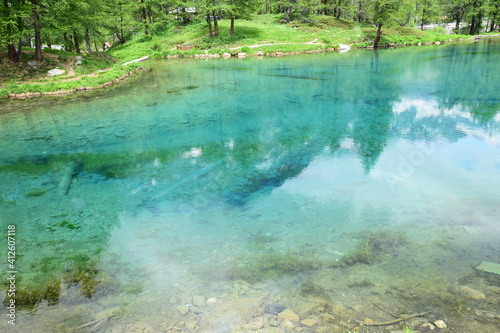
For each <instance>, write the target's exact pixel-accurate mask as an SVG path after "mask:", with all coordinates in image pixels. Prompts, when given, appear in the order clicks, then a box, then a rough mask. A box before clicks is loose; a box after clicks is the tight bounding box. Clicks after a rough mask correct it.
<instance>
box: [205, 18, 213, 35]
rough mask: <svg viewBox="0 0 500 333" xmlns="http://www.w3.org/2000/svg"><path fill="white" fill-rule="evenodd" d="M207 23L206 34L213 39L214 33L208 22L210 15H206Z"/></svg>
mask: <svg viewBox="0 0 500 333" xmlns="http://www.w3.org/2000/svg"><path fill="white" fill-rule="evenodd" d="M206 20H207V23H208V33H209V34H210V38H213V37H214V33H213V31H212V21H211V20H210V13H208V14H207V18H206Z"/></svg>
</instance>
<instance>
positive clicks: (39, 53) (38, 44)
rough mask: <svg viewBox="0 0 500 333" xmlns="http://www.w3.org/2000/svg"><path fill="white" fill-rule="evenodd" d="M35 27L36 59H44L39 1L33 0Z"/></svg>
mask: <svg viewBox="0 0 500 333" xmlns="http://www.w3.org/2000/svg"><path fill="white" fill-rule="evenodd" d="M32 4H33V7H32V14H33V28H34V31H35V60H38V61H42V60H43V56H42V33H41V31H40V30H41V29H40V17H39V15H38V8H37V6H38V3H37V2H36V1H32Z"/></svg>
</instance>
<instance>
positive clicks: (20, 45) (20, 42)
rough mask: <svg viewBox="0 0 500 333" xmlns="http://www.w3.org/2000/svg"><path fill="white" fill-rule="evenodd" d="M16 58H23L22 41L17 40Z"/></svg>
mask: <svg viewBox="0 0 500 333" xmlns="http://www.w3.org/2000/svg"><path fill="white" fill-rule="evenodd" d="M17 56H18V57H19V60H21V58H22V57H23V39H22V38H19V42H18V43H17Z"/></svg>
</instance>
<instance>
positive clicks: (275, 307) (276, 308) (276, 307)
mask: <svg viewBox="0 0 500 333" xmlns="http://www.w3.org/2000/svg"><path fill="white" fill-rule="evenodd" d="M285 309H286V307H284V306H283V305H281V304H277V303H272V304H267V305H266V307H265V311H266V313H271V314H273V315H277V314H279V313H280V312H281V311H283V310H285Z"/></svg>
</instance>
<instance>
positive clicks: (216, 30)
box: [214, 11, 219, 37]
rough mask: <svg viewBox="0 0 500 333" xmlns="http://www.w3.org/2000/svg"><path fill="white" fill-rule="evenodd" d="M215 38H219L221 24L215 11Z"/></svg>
mask: <svg viewBox="0 0 500 333" xmlns="http://www.w3.org/2000/svg"><path fill="white" fill-rule="evenodd" d="M214 36H215V37H219V22H218V21H217V15H216V12H215V11H214Z"/></svg>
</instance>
